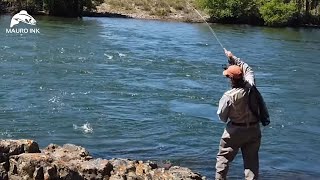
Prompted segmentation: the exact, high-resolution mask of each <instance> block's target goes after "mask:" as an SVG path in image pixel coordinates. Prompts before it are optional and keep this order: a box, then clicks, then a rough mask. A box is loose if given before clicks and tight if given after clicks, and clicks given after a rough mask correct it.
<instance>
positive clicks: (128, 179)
mask: <svg viewBox="0 0 320 180" xmlns="http://www.w3.org/2000/svg"><path fill="white" fill-rule="evenodd" d="M21 179H23V180H29V179H34V180H42V179H43V180H55V179H61V180H85V179H90V180H191V179H195V180H203V179H206V178H205V177H202V176H201V175H199V174H197V173H194V172H192V171H191V170H190V169H188V168H184V167H179V166H171V165H167V166H163V167H160V166H159V165H157V164H156V163H153V162H150V161H147V162H143V161H137V160H129V159H111V160H106V159H99V158H98V159H94V158H92V157H91V156H90V154H89V152H88V151H87V150H86V149H85V148H83V147H80V146H76V145H73V144H65V145H63V146H59V145H55V144H50V145H49V146H48V147H46V148H44V149H41V150H40V149H39V146H38V144H37V143H36V142H35V141H33V140H24V139H23V140H0V180H21Z"/></svg>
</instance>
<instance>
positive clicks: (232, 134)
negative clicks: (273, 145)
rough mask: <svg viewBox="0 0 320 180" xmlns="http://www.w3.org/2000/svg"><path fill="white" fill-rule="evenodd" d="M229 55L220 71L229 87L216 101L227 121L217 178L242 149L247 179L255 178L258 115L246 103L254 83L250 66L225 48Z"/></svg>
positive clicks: (218, 157)
mask: <svg viewBox="0 0 320 180" xmlns="http://www.w3.org/2000/svg"><path fill="white" fill-rule="evenodd" d="M224 51H225V54H226V56H227V57H228V58H229V67H228V68H226V70H225V71H223V75H224V76H226V77H228V78H229V79H230V82H231V87H232V89H231V90H229V91H227V92H225V93H224V94H223V96H222V98H221V99H220V101H219V108H218V111H217V114H218V116H219V119H220V120H221V121H223V122H226V123H227V124H226V128H225V129H224V132H223V134H222V137H221V140H220V145H219V152H218V154H217V163H216V180H224V179H226V177H227V173H228V170H229V163H230V162H232V160H233V159H234V157H235V156H236V155H237V153H238V150H239V149H241V152H242V157H243V163H244V174H245V179H246V180H249V179H250V180H251V179H252V180H253V179H258V176H259V155H258V151H259V148H260V142H261V131H260V125H259V123H258V122H259V119H258V118H257V116H255V114H253V113H252V111H251V110H250V107H249V102H248V101H249V91H250V88H251V87H253V86H255V79H254V74H253V71H252V69H251V67H250V66H249V65H248V64H246V63H244V62H243V61H241V60H240V58H237V57H236V56H234V55H233V54H232V53H231V52H230V51H227V50H226V49H224Z"/></svg>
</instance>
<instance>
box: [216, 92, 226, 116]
mask: <svg viewBox="0 0 320 180" xmlns="http://www.w3.org/2000/svg"><path fill="white" fill-rule="evenodd" d="M217 114H218V117H219V119H220V120H221V121H223V122H227V120H228V118H229V98H228V96H226V95H223V96H222V97H221V99H220V101H219V108H218V110H217Z"/></svg>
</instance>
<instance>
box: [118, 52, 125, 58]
mask: <svg viewBox="0 0 320 180" xmlns="http://www.w3.org/2000/svg"><path fill="white" fill-rule="evenodd" d="M118 55H119V57H125V56H126V55H125V54H123V53H119V52H118Z"/></svg>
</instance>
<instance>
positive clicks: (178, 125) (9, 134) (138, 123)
mask: <svg viewBox="0 0 320 180" xmlns="http://www.w3.org/2000/svg"><path fill="white" fill-rule="evenodd" d="M10 19H11V17H10V16H0V37H1V41H0V76H1V79H0V84H1V89H0V138H4V139H8V138H12V139H20V138H30V139H34V140H36V141H37V142H38V143H39V145H40V146H41V148H44V147H46V146H47V145H48V144H49V143H56V144H59V145H62V144H65V143H73V144H77V145H81V146H83V147H85V148H86V149H87V150H89V152H91V154H92V155H93V156H94V157H101V158H108V159H109V158H116V157H117V158H131V159H139V160H140V159H141V160H153V161H157V162H160V163H161V162H168V161H169V162H171V163H172V164H174V165H180V166H185V167H188V168H190V169H192V170H193V171H195V172H199V173H201V174H202V175H205V176H207V178H208V179H213V175H214V171H215V169H214V166H215V156H216V154H217V151H218V145H219V140H220V137H221V134H222V132H223V128H224V124H223V123H221V122H219V120H218V118H217V115H216V110H217V105H218V102H219V99H220V97H221V96H222V94H223V92H224V91H226V90H227V89H229V82H228V80H227V79H226V78H224V77H223V76H222V71H223V68H222V65H223V64H225V63H226V57H225V56H224V54H223V50H222V48H221V47H220V45H219V44H218V42H217V41H216V40H215V39H214V37H213V35H212V34H211V32H210V30H209V29H208V27H206V25H205V24H188V23H179V22H163V21H151V20H136V19H117V18H83V19H65V18H52V17H41V16H38V17H35V19H36V20H37V25H36V26H30V25H23V24H21V23H20V24H19V25H17V26H16V27H23V28H38V29H39V31H40V33H36V34H31V33H26V34H14V33H7V32H6V29H8V28H9V25H10ZM212 28H213V29H214V30H215V31H216V34H217V36H218V37H219V39H220V41H221V42H222V44H223V46H224V47H226V48H227V49H229V50H231V51H232V52H233V53H234V54H235V55H237V56H238V57H241V58H243V59H244V60H245V61H246V62H247V63H248V64H250V65H251V66H252V68H253V69H254V71H255V75H256V81H257V84H258V88H259V89H260V91H261V92H262V94H263V96H264V98H265V101H266V103H267V106H268V107H269V112H270V115H271V124H270V126H267V127H265V128H263V132H262V135H263V138H262V145H261V150H260V171H261V179H288V180H292V179H308V180H309V179H320V159H319V157H320V151H319V149H320V140H319V137H320V121H319V120H320V113H319V110H320V93H319V89H320V78H319V76H320V63H319V57H320V53H319V52H320V30H319V29H312V28H309V29H306V28H296V29H294V28H278V29H277V28H267V27H253V26H247V25H212ZM240 154H241V153H239V154H238V156H237V157H236V159H235V160H234V162H233V163H232V167H231V169H230V172H229V175H230V179H243V170H242V169H243V167H242V158H241V155H240Z"/></svg>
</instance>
